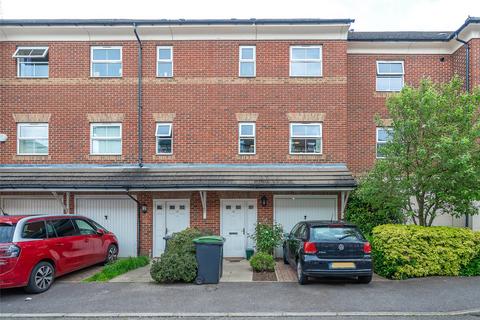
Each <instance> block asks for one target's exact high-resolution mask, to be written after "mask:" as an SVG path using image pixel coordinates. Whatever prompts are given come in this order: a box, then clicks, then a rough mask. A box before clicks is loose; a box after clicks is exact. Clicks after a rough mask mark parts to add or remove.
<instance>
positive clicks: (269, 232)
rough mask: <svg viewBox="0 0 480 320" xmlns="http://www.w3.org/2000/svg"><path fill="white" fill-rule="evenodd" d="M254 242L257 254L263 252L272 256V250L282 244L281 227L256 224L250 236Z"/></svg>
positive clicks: (275, 224)
mask: <svg viewBox="0 0 480 320" xmlns="http://www.w3.org/2000/svg"><path fill="white" fill-rule="evenodd" d="M251 238H252V239H253V240H254V241H255V245H256V249H257V252H265V253H268V254H270V255H271V254H273V250H274V249H275V248H276V247H278V246H279V245H280V244H282V240H283V228H282V226H281V225H279V224H277V223H274V224H273V225H271V224H266V223H257V225H256V226H255V233H254V234H253V235H252V236H251Z"/></svg>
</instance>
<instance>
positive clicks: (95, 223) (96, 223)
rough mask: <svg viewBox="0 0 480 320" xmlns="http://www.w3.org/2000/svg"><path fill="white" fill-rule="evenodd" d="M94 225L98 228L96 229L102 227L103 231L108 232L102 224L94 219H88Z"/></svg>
mask: <svg viewBox="0 0 480 320" xmlns="http://www.w3.org/2000/svg"><path fill="white" fill-rule="evenodd" d="M89 221H90V222H91V223H92V224H93V225H94V226H95V228H96V229H97V230H98V229H103V231H105V232H108V230H107V228H105V227H104V226H102V225H101V224H100V223H98V222H96V221H94V220H89Z"/></svg>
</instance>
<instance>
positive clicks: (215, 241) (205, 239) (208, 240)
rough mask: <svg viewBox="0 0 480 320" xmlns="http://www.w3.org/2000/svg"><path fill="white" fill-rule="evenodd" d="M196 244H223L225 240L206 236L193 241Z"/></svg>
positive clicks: (219, 237)
mask: <svg viewBox="0 0 480 320" xmlns="http://www.w3.org/2000/svg"><path fill="white" fill-rule="evenodd" d="M193 242H195V243H207V244H222V243H224V242H225V239H224V238H223V237H221V236H204V237H198V238H195V239H193Z"/></svg>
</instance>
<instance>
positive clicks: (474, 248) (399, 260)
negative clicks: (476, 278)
mask: <svg viewBox="0 0 480 320" xmlns="http://www.w3.org/2000/svg"><path fill="white" fill-rule="evenodd" d="M372 253H373V261H374V265H375V272H376V273H378V274H380V275H381V276H384V277H387V278H392V279H405V278H413V277H427V276H457V275H459V274H460V272H461V271H462V270H464V269H465V267H466V266H469V265H470V263H471V262H472V261H473V260H474V258H475V257H476V256H477V255H478V254H479V253H480V233H479V232H473V231H472V230H469V229H465V228H453V227H421V226H416V225H383V226H378V227H375V228H374V229H373V238H372ZM473 267H474V266H472V268H473Z"/></svg>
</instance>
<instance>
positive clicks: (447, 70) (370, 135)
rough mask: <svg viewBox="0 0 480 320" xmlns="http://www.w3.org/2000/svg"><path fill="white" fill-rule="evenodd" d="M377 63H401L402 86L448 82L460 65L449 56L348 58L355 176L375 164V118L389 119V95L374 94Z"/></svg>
mask: <svg viewBox="0 0 480 320" xmlns="http://www.w3.org/2000/svg"><path fill="white" fill-rule="evenodd" d="M441 58H444V59H443V61H441ZM378 60H402V61H404V69H405V77H404V79H405V83H406V84H408V85H413V86H415V85H418V83H419V81H420V80H421V79H422V78H430V79H431V80H432V81H434V82H445V81H448V80H450V78H451V76H452V69H453V65H459V63H458V61H455V62H454V63H453V62H452V57H451V56H449V55H373V54H372V55H366V54H349V55H348V132H349V139H348V167H349V169H350V170H351V171H352V172H354V173H355V174H361V173H363V172H365V171H366V170H368V169H370V168H371V167H372V166H373V164H374V163H375V150H376V143H375V142H376V124H375V122H374V120H375V116H376V115H378V116H380V118H382V119H387V118H388V112H387V108H386V106H385V102H386V99H387V98H388V95H389V94H388V93H383V92H376V90H375V79H376V61H378Z"/></svg>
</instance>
